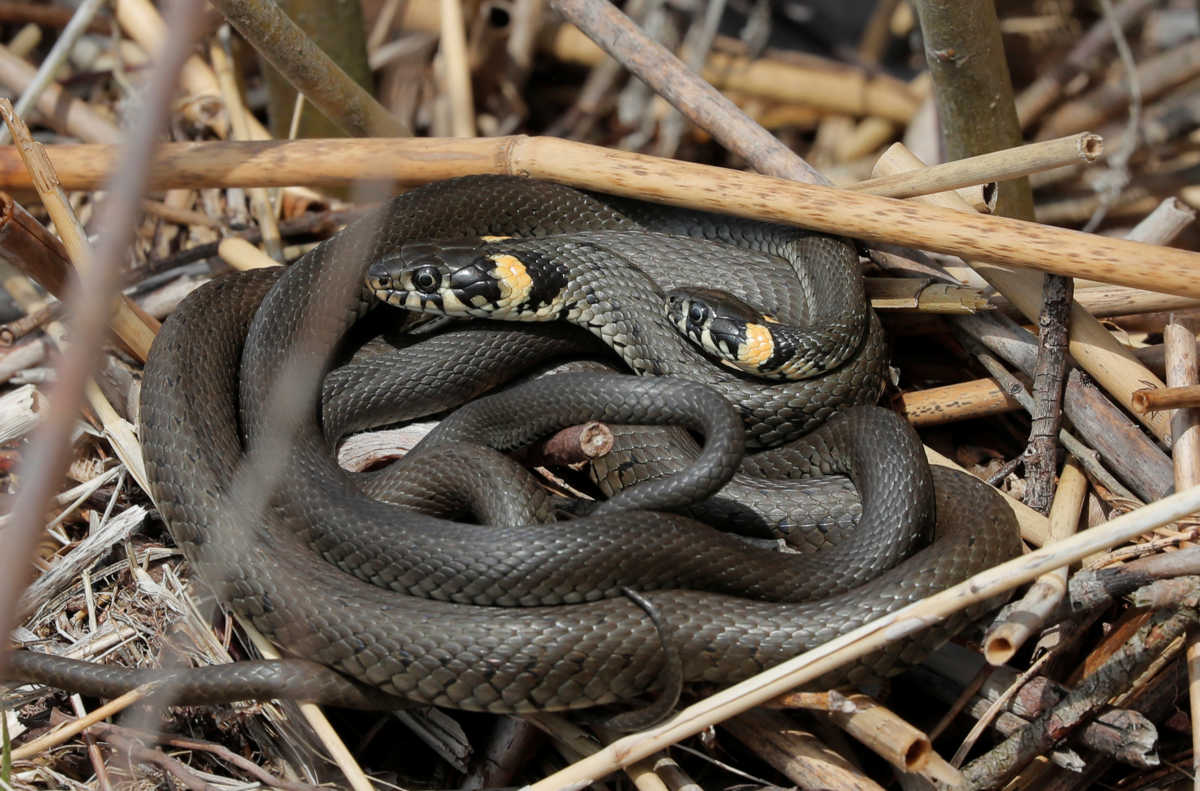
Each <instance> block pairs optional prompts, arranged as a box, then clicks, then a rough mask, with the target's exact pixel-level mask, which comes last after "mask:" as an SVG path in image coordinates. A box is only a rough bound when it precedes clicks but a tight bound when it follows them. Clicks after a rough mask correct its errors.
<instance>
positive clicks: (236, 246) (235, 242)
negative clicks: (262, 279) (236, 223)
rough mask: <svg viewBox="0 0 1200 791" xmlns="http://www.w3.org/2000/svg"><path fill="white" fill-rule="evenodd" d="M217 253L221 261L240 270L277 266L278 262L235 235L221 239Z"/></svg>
mask: <svg viewBox="0 0 1200 791" xmlns="http://www.w3.org/2000/svg"><path fill="white" fill-rule="evenodd" d="M217 255H219V256H220V257H221V260H222V261H224V262H225V263H227V264H229V265H230V266H231V267H233V268H234V269H236V270H238V271H240V272H245V271H248V270H250V269H268V268H270V267H273V266H279V262H278V261H276V260H275V259H274V258H272V257H271V256H269V255H267V254H266V253H264V252H263V251H262V250H260V249H258V248H257V247H255V246H254V245H252V244H250V243H249V242H247V241H246V240H245V239H239V238H237V237H236V236H231V237H229V238H228V239H222V240H221V243H220V244H219V245H217Z"/></svg>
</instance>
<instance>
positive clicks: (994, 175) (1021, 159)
mask: <svg viewBox="0 0 1200 791" xmlns="http://www.w3.org/2000/svg"><path fill="white" fill-rule="evenodd" d="M896 145H902V144H900V143H897V144H896ZM1103 151H1104V138H1102V137H1100V135H1095V134H1092V133H1091V132H1082V133H1080V134H1077V135H1070V136H1069V137H1060V138H1058V139H1057V140H1047V141H1045V142H1042V143H1030V144H1028V145H1024V146H1017V147H1016V148H1007V149H1004V150H1003V151H995V152H992V153H990V154H980V155H979V156H974V157H967V158H966V159H957V160H955V161H953V162H946V163H944V164H941V165H929V166H925V167H923V168H921V169H920V170H915V171H905V172H901V173H893V174H891V175H888V176H878V177H876V178H872V179H868V180H866V181H860V182H858V183H857V184H850V185H847V186H846V187H845V189H849V190H855V191H859V192H867V193H869V194H871V195H888V196H890V197H893V198H911V197H914V196H916V195H929V194H931V193H935V192H945V191H947V190H952V189H958V188H959V187H966V186H968V185H971V184H985V183H987V182H989V181H1003V180H1006V179H1016V178H1021V177H1022V176H1028V175H1029V174H1031V173H1039V172H1041V171H1043V170H1050V169H1052V168H1057V167H1063V166H1064V165H1070V164H1073V163H1076V162H1080V161H1082V162H1095V161H1096V160H1097V159H1098V158H1099V157H1100V154H1101V153H1103ZM884 156H887V154H884Z"/></svg>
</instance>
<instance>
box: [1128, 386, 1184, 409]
mask: <svg viewBox="0 0 1200 791" xmlns="http://www.w3.org/2000/svg"><path fill="white" fill-rule="evenodd" d="M1196 407H1200V385H1188V386H1186V387H1167V386H1166V385H1164V386H1162V387H1158V388H1146V389H1145V390H1135V391H1134V392H1133V411H1134V413H1136V414H1139V415H1140V414H1145V413H1149V412H1162V411H1165V410H1167V409H1189V408H1196Z"/></svg>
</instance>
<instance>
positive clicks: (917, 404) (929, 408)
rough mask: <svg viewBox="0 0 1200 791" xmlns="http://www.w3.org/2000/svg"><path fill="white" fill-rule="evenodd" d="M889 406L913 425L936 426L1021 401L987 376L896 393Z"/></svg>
mask: <svg viewBox="0 0 1200 791" xmlns="http://www.w3.org/2000/svg"><path fill="white" fill-rule="evenodd" d="M892 408H893V409H895V410H896V411H897V412H899V413H900V414H901V415H902V416H903V417H904V419H905V420H907V421H908V422H909V423H912V424H913V425H914V426H937V425H941V424H943V423H953V422H955V421H958V420H971V419H973V418H977V417H984V416H987V415H996V414H1000V413H1001V412H1012V411H1014V410H1017V409H1020V408H1021V405H1020V404H1019V403H1018V402H1017V400H1016V399H1015V398H1013V397H1012V396H1011V395H1010V394H1009V393H1007V392H1005V390H1004V388H1002V387H1001V386H1000V383H999V382H997V381H996V380H995V379H992V378H990V377H989V378H987V379H974V380H972V381H970V382H959V383H958V384H952V385H945V386H943V387H930V388H926V389H925V390H911V391H909V392H907V393H900V394H899V395H898V396H896V398H895V399H894V400H893V401H892Z"/></svg>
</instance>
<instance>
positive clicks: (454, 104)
mask: <svg viewBox="0 0 1200 791" xmlns="http://www.w3.org/2000/svg"><path fill="white" fill-rule="evenodd" d="M440 3H441V8H440V16H441V25H440V26H439V30H438V33H439V34H440V35H441V51H440V55H441V59H442V75H443V77H444V78H445V85H446V93H447V94H448V95H449V99H450V102H449V103H450V133H451V134H452V135H453V136H454V137H474V136H475V99H474V96H473V95H472V93H471V67H470V64H469V63H468V62H467V34H466V28H465V27H464V25H463V15H462V6H461V5H460V4H459V0H440Z"/></svg>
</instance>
